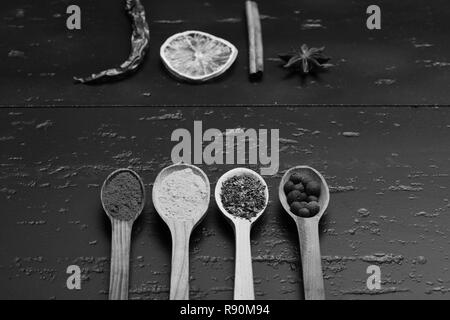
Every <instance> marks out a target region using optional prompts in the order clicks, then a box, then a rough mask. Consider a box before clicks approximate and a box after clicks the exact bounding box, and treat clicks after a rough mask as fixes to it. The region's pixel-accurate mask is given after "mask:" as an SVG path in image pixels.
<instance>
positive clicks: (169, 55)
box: [160, 31, 238, 82]
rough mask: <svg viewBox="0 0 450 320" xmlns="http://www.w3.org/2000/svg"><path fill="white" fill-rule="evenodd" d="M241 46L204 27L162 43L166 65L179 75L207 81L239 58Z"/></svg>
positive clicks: (184, 78)
mask: <svg viewBox="0 0 450 320" xmlns="http://www.w3.org/2000/svg"><path fill="white" fill-rule="evenodd" d="M237 54H238V50H237V49H236V47H235V46H234V45H232V44H231V43H230V42H228V41H226V40H224V39H221V38H218V37H216V36H213V35H211V34H208V33H206V32H201V31H185V32H182V33H177V34H175V35H173V36H171V37H170V38H169V39H167V40H166V42H164V44H163V45H162V46H161V50H160V55H161V59H162V60H163V62H164V65H165V66H166V68H167V69H168V70H169V71H170V72H171V73H172V74H173V75H174V76H175V77H176V78H178V79H182V80H186V81H191V82H204V81H207V80H209V79H212V78H215V77H217V76H219V75H221V74H222V73H224V72H225V71H226V70H227V69H228V68H229V67H230V66H231V65H232V64H233V62H234V60H236V57H237Z"/></svg>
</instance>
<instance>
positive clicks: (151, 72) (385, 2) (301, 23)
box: [0, 0, 450, 106]
mask: <svg viewBox="0 0 450 320" xmlns="http://www.w3.org/2000/svg"><path fill="white" fill-rule="evenodd" d="M143 3H144V5H145V6H146V10H147V18H148V21H149V24H150V38H151V44H150V51H149V54H148V57H147V59H146V63H145V65H144V66H143V68H142V69H141V70H140V71H139V72H138V73H137V74H136V75H135V76H134V77H132V78H130V79H127V80H125V81H121V82H117V83H113V84H107V85H102V86H84V85H74V84H73V81H72V77H73V76H86V75H89V74H91V73H92V72H97V71H100V70H103V69H104V68H108V67H111V66H115V65H117V64H119V63H121V62H122V61H123V60H124V59H125V58H126V57H127V56H128V53H129V50H130V48H129V46H130V33H131V30H130V25H129V21H128V17H127V16H126V14H125V13H124V9H123V6H124V1H122V0H114V1H112V0H96V1H90V0H78V1H76V4H78V5H79V6H80V7H81V9H82V30H81V31H68V30H67V28H66V27H65V25H66V17H67V15H66V14H65V12H66V8H67V6H68V5H69V3H68V2H67V1H63V0H59V1H31V0H17V1H4V3H3V4H2V10H1V12H0V21H2V23H1V24H0V39H1V41H0V57H1V59H0V66H1V67H0V70H1V76H0V93H1V94H0V105H11V104H14V105H21V106H22V105H69V106H70V105H91V104H93V105H98V104H100V105H129V104H132V105H146V106H147V105H168V104H169V105H170V104H172V105H173V104H176V105H206V106H210V105H217V104H239V105H249V104H278V105H280V104H298V103H301V104H310V103H313V104H314V103H319V104H322V103H324V104H341V103H343V104H349V103H351V104H367V103H369V104H435V103H444V104H448V103H449V101H450V90H449V86H450V60H449V57H450V43H449V41H448V30H450V20H449V19H448V17H449V16H450V2H449V1H447V0H433V1H427V0H409V1H392V0H379V1H377V2H376V4H378V5H379V6H380V7H381V8H382V30H381V31H369V30H367V28H366V26H365V24H366V17H367V15H366V9H367V6H368V5H371V4H373V2H372V1H368V0H364V1H330V0H320V1H317V0H308V1H298V0H282V1H259V2H258V4H259V9H260V12H261V15H262V18H263V19H262V30H263V41H264V57H265V58H264V59H265V61H264V67H265V70H264V79H263V81H261V82H258V83H251V82H250V81H249V80H248V49H247V41H248V40H247V27H246V21H245V10H244V7H245V6H244V1H242V0H226V1H224V0H208V1H193V0H188V1H179V0H166V1H151V0H143ZM185 30H202V31H206V32H210V33H212V34H215V35H217V36H220V37H223V38H225V39H227V40H229V41H231V42H232V43H234V44H235V45H236V46H237V48H238V50H239V53H240V54H239V56H238V59H237V61H236V63H235V65H234V66H233V67H232V68H231V70H229V72H227V73H226V74H225V75H224V76H223V77H222V78H220V79H218V80H217V81H214V82H211V83H208V84H205V85H201V86H195V85H188V84H184V83H180V82H178V81H176V80H174V79H172V77H171V76H170V75H169V73H168V72H167V71H166V70H165V69H164V67H163V65H162V63H161V61H160V58H159V48H160V46H161V44H162V43H163V42H164V41H165V40H166V39H167V38H168V37H169V36H171V35H172V34H174V33H176V32H180V31H185ZM302 43H306V44H308V45H309V46H313V47H319V46H325V47H326V50H325V52H326V54H327V55H330V56H331V57H332V60H331V61H330V62H331V63H333V64H335V67H334V68H333V69H331V70H330V71H329V72H327V73H322V74H319V75H318V76H317V77H307V78H301V77H299V76H297V75H289V74H288V73H287V72H286V70H284V69H283V68H282V67H281V62H280V61H278V60H277V55H278V54H279V53H284V52H285V51H289V50H290V49H291V48H292V47H295V46H300V45H301V44H302Z"/></svg>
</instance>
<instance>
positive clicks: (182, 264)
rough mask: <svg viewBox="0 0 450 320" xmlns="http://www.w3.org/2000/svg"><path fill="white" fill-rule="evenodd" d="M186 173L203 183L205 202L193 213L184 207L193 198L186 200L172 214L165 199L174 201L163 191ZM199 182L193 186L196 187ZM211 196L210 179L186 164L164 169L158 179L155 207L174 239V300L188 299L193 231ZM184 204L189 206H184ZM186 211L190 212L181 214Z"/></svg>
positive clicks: (181, 191)
mask: <svg viewBox="0 0 450 320" xmlns="http://www.w3.org/2000/svg"><path fill="white" fill-rule="evenodd" d="M186 169H190V170H192V173H193V174H194V175H196V176H197V177H200V178H201V181H202V183H204V188H205V190H204V191H205V196H204V201H203V203H201V204H200V205H199V206H198V207H197V208H190V210H188V209H187V205H185V204H187V201H189V200H191V199H190V196H185V197H182V200H181V201H180V202H179V203H177V206H178V208H177V209H178V210H177V212H175V211H173V210H172V212H170V211H169V210H168V207H167V203H166V204H165V205H164V204H163V202H162V199H164V200H166V201H167V197H171V195H170V194H168V193H167V190H166V191H165V190H164V188H163V183H164V181H165V179H166V178H167V177H168V176H169V175H170V174H172V173H176V172H177V171H181V170H186ZM197 182H198V181H197ZM197 182H192V183H195V184H197ZM171 183H173V184H174V185H171V186H172V187H180V186H179V185H178V186H176V182H173V181H172V182H171ZM192 187H193V186H186V187H185V188H182V189H180V190H179V192H176V193H177V195H176V196H180V195H181V194H182V193H183V192H184V191H186V190H190V189H191V188H192ZM199 187H200V186H198V185H197V188H199ZM210 193H211V191H210V184H209V179H208V177H207V176H206V174H205V173H204V172H203V171H202V170H201V169H200V168H198V167H196V166H193V165H190V164H186V163H177V164H173V165H171V166H169V167H167V168H164V169H163V170H162V171H161V172H160V173H159V174H158V176H157V177H156V180H155V183H154V185H153V191H152V197H153V205H154V206H155V209H156V211H157V212H158V214H159V215H160V216H161V218H162V219H163V220H164V222H165V223H166V224H167V226H168V227H169V229H170V233H171V235H172V270H171V276H170V299H171V300H188V299H189V239H190V236H191V233H192V230H193V229H194V228H195V226H197V225H198V224H199V223H200V221H201V220H202V219H203V218H204V216H205V215H206V212H207V210H208V206H209V200H210ZM178 200H180V199H178ZM183 201H186V202H185V203H183ZM174 205H175V204H174ZM172 209H173V208H172ZM184 209H185V210H187V211H189V212H184V211H181V210H184ZM192 210H193V211H192Z"/></svg>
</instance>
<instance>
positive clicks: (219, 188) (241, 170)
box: [214, 168, 269, 224]
mask: <svg viewBox="0 0 450 320" xmlns="http://www.w3.org/2000/svg"><path fill="white" fill-rule="evenodd" d="M245 175H247V176H251V177H253V178H255V179H257V180H258V181H259V182H261V184H262V185H263V186H264V187H265V189H264V195H265V200H266V201H265V203H264V208H262V209H261V210H260V211H259V212H258V213H257V214H256V215H255V216H254V217H252V218H250V219H243V218H241V217H237V216H235V215H233V214H231V213H229V212H228V211H227V210H226V209H225V207H224V206H223V203H222V197H221V194H222V188H223V184H224V182H225V181H227V180H228V179H230V178H232V177H234V176H245ZM214 198H215V200H216V203H217V206H218V207H219V209H220V211H221V212H222V213H223V214H224V216H225V217H227V218H228V219H229V221H231V222H235V221H239V220H249V221H250V223H251V224H253V223H254V222H255V221H256V220H258V218H259V217H260V216H261V215H262V213H263V212H264V210H266V207H267V204H268V203H269V188H268V187H267V183H266V181H264V179H263V178H262V177H261V176H260V175H259V174H258V173H256V172H255V171H253V170H251V169H248V168H235V169H232V170H230V171H228V172H226V173H224V174H223V175H222V176H221V177H220V178H219V180H218V181H217V184H216V188H215V192H214Z"/></svg>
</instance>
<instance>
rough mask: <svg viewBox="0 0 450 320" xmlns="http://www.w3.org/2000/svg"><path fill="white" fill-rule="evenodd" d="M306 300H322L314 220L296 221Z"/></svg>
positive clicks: (318, 245) (320, 271) (322, 292)
mask: <svg viewBox="0 0 450 320" xmlns="http://www.w3.org/2000/svg"><path fill="white" fill-rule="evenodd" d="M297 228H298V235H299V240H300V252H301V257H302V269H303V286H304V290H305V299H306V300H324V299H325V293H324V286H323V275H322V262H321V255H320V243H319V223H318V220H316V219H314V218H309V219H297Z"/></svg>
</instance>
